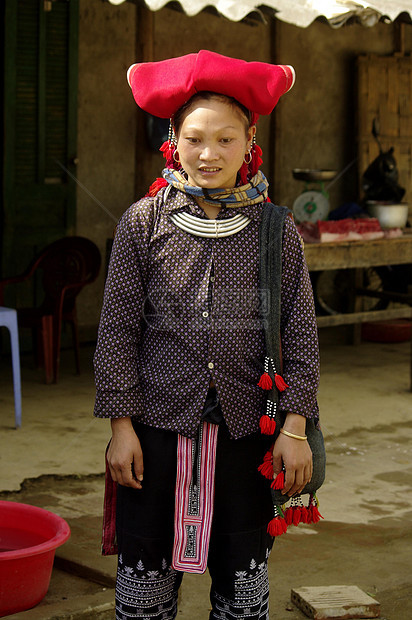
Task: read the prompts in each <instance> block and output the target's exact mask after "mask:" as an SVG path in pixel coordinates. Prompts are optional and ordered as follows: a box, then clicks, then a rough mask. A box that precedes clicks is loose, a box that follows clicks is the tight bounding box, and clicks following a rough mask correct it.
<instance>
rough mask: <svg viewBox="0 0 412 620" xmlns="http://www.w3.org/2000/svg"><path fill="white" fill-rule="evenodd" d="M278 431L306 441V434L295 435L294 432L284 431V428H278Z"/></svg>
mask: <svg viewBox="0 0 412 620" xmlns="http://www.w3.org/2000/svg"><path fill="white" fill-rule="evenodd" d="M280 432H281V433H282V435H286V436H287V437H292V439H300V441H306V439H307V436H306V435H303V436H302V435H295V434H294V433H289V431H285V429H284V428H281V429H280Z"/></svg>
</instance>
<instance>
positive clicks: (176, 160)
mask: <svg viewBox="0 0 412 620" xmlns="http://www.w3.org/2000/svg"><path fill="white" fill-rule="evenodd" d="M176 153H177V159H176ZM173 161H175V162H176V163H177V164H180V159H179V153H178V151H173Z"/></svg>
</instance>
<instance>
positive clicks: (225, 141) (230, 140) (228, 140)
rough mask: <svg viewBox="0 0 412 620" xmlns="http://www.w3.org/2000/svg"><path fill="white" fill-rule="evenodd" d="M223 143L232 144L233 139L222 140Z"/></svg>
mask: <svg viewBox="0 0 412 620" xmlns="http://www.w3.org/2000/svg"><path fill="white" fill-rule="evenodd" d="M221 142H223V144H230V142H232V138H222V139H221Z"/></svg>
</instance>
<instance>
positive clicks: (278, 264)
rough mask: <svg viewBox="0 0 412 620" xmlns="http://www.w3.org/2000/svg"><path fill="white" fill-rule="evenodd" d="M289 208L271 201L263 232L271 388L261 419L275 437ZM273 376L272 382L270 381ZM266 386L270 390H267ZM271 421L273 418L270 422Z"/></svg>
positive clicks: (266, 365) (264, 311) (264, 310)
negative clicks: (282, 290) (284, 232)
mask: <svg viewBox="0 0 412 620" xmlns="http://www.w3.org/2000/svg"><path fill="white" fill-rule="evenodd" d="M289 214H290V211H289V209H288V208H287V207H278V206H275V205H274V204H272V203H270V202H268V203H265V204H264V207H263V212H262V220H261V225H260V231H259V286H260V292H261V295H262V303H261V309H262V323H263V329H264V334H265V348H266V354H265V363H264V371H265V372H264V375H262V378H263V377H264V376H265V375H268V377H266V378H267V381H266V382H265V381H263V383H261V381H262V378H261V381H259V385H261V387H264V389H269V390H270V392H269V395H268V399H267V405H266V412H265V413H264V415H263V416H262V419H261V424H260V427H261V430H262V433H265V434H269V435H271V434H273V432H274V430H275V426H276V424H275V416H276V412H277V409H278V404H279V389H284V387H283V385H285V384H284V382H283V379H282V378H281V377H280V375H279V373H280V372H281V368H282V356H281V342H280V313H281V282H282V236H283V228H284V224H285V220H286V217H287V216H288V215H289ZM269 377H270V379H269ZM265 386H266V387H265ZM268 418H269V419H268Z"/></svg>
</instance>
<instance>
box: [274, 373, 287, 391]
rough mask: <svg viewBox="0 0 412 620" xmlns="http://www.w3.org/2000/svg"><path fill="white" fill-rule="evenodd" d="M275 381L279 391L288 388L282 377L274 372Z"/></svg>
mask: <svg viewBox="0 0 412 620" xmlns="http://www.w3.org/2000/svg"><path fill="white" fill-rule="evenodd" d="M275 383H276V387H277V388H278V390H279V392H284V391H285V390H286V388H288V387H289V386H288V385H287V384H286V383H285V381H284V379H283V377H281V376H280V375H278V373H277V372H276V373H275Z"/></svg>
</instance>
